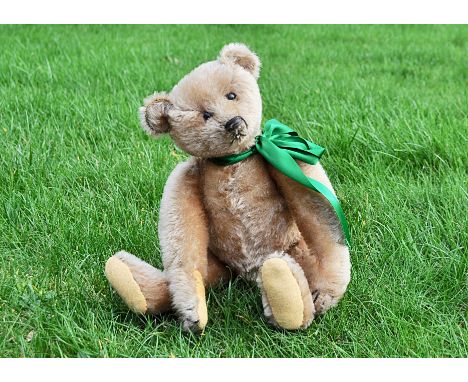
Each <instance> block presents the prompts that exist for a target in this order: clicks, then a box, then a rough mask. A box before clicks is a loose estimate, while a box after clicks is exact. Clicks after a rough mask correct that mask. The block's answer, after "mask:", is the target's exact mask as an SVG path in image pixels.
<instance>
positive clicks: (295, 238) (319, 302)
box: [105, 43, 351, 332]
mask: <svg viewBox="0 0 468 382" xmlns="http://www.w3.org/2000/svg"><path fill="white" fill-rule="evenodd" d="M259 74H260V60H259V58H258V56H257V55H256V54H255V53H254V52H252V51H251V50H250V49H249V48H248V47H247V46H246V45H244V44H240V43H231V44H228V45H226V46H224V47H223V48H222V50H221V52H220V53H219V56H218V58H217V59H216V60H214V61H210V62H206V63H203V64H201V65H200V66H198V67H197V68H195V69H194V70H193V71H192V72H190V73H189V74H187V75H186V76H185V77H183V78H182V79H181V80H180V81H179V83H178V84H177V85H175V86H174V88H173V89H172V90H171V91H170V92H169V93H165V92H158V93H155V94H154V95H152V96H150V97H149V98H147V99H146V100H145V102H144V106H143V107H141V108H140V110H139V113H140V119H141V125H142V127H143V129H144V130H145V131H146V132H147V133H148V134H150V135H151V136H154V137H158V136H161V135H163V134H168V135H169V136H170V138H171V139H172V141H173V142H174V144H175V145H176V146H177V147H179V148H180V149H181V150H183V151H185V152H186V153H187V154H189V155H190V157H189V159H188V160H186V161H185V162H183V163H180V164H178V165H177V166H176V167H175V169H174V170H173V171H172V173H171V174H170V176H169V178H168V180H167V183H166V184H165V187H164V191H163V195H162V199H161V204H160V211H159V224H158V234H159V241H160V248H161V253H162V260H163V266H164V270H159V269H156V268H155V267H153V266H152V265H150V264H148V263H146V262H144V261H142V260H141V259H139V258H137V257H136V256H134V255H132V254H130V253H128V252H125V251H121V252H118V253H116V254H115V255H114V256H112V257H111V258H109V259H108V261H107V263H106V265H105V274H106V277H107V279H108V280H109V282H110V284H111V285H112V287H113V288H114V289H115V291H116V292H117V293H118V294H119V295H120V297H121V298H122V299H123V301H124V302H125V303H126V305H127V306H128V307H129V308H130V309H131V310H133V311H134V312H136V313H139V314H158V313H162V312H166V311H168V310H173V311H175V313H176V315H177V316H178V317H179V319H180V321H181V322H182V325H183V328H184V329H186V330H189V331H193V332H201V331H203V330H204V328H205V326H206V324H207V321H208V313H207V304H206V296H205V290H206V288H209V287H212V286H214V285H216V284H219V283H222V282H227V281H229V279H230V278H231V277H235V276H237V277H242V278H244V279H246V280H251V281H253V282H256V283H257V285H258V289H259V291H260V293H261V299H262V304H263V312H264V315H265V317H266V321H267V322H269V323H271V324H272V325H273V326H276V327H278V328H281V329H286V330H295V329H305V328H307V327H308V326H309V325H310V324H311V322H312V321H313V319H314V317H316V316H317V315H319V314H323V313H325V312H326V311H327V310H328V309H330V308H332V307H333V306H335V305H336V304H337V302H338V301H339V300H340V298H341V297H342V296H343V294H344V293H345V291H346V288H347V286H348V283H349V281H350V272H351V262H350V255H349V245H348V242H347V240H346V237H345V233H344V227H343V221H342V220H340V218H339V216H338V214H337V212H336V209H334V208H333V206H332V205H331V204H330V198H333V197H334V196H335V191H334V190H333V187H332V185H331V183H330V181H329V179H328V177H327V175H326V173H325V171H324V169H323V167H322V166H321V164H320V163H318V162H317V163H314V162H311V163H312V164H311V163H307V161H303V160H298V159H293V160H292V161H293V162H294V166H297V167H298V168H299V169H300V171H301V174H300V175H301V176H306V177H307V178H308V179H309V180H310V181H311V182H315V183H316V184H321V185H322V186H323V188H324V189H327V190H328V192H329V194H331V196H330V197H328V198H327V197H325V196H324V192H323V193H322V192H319V191H320V190H317V189H311V188H310V187H305V186H304V184H302V183H300V182H299V181H296V180H294V179H291V177H290V176H287V175H285V173H284V172H282V171H280V169H278V166H273V165H272V164H271V163H270V162H269V160H267V159H266V158H267V157H268V155H260V154H259V152H256V151H255V150H254V149H253V148H254V147H255V145H256V144H257V146H258V142H259V140H258V137H259V136H261V134H262V128H261V121H262V97H261V94H260V90H259V86H258V83H257V80H258V78H259ZM274 122H275V123H276V124H279V126H280V127H282V128H287V127H285V126H283V125H282V124H280V123H279V122H277V121H274ZM287 131H288V134H289V135H288V137H292V138H294V139H296V138H297V137H296V135H295V134H292V133H289V131H290V130H287ZM276 135H277V136H278V134H276ZM289 151H290V152H292V153H294V152H296V151H297V152H298V151H299V150H295V149H291V150H289ZM244 153H249V155H244ZM275 155H276V154H271V155H270V157H271V158H269V159H271V161H274V160H276V157H275ZM278 155H279V154H278ZM232 156H234V157H239V156H241V157H242V158H240V159H241V160H238V161H235V163H227V164H226V163H222V162H223V161H222V159H223V158H230V157H232ZM244 157H245V158H244ZM217 159H218V160H217ZM288 166H289V165H288ZM288 166H286V167H288Z"/></svg>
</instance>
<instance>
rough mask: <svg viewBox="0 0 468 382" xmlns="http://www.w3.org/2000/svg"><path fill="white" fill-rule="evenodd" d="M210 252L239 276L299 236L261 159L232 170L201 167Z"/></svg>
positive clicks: (204, 164) (208, 165)
mask: <svg viewBox="0 0 468 382" xmlns="http://www.w3.org/2000/svg"><path fill="white" fill-rule="evenodd" d="M200 170H201V174H200V175H201V192H202V195H203V199H204V206H205V208H206V211H207V215H208V224H209V237H210V239H209V249H210V250H211V252H212V253H213V254H214V255H215V256H217V257H218V258H219V259H220V260H222V261H223V262H225V263H226V264H227V265H229V266H230V267H232V268H233V269H234V270H236V271H237V272H239V273H240V274H247V273H248V272H249V271H251V270H254V269H256V268H258V267H259V266H260V265H261V264H262V262H263V260H264V259H265V257H266V256H268V255H270V254H272V253H273V252H275V251H287V250H288V249H289V248H291V247H292V246H294V245H295V244H296V243H297V242H298V241H299V240H300V238H301V234H300V232H299V230H298V228H297V226H296V224H295V222H294V219H293V218H292V216H291V214H290V212H289V210H288V207H287V205H286V202H285V200H284V198H283V197H282V195H281V194H280V193H279V191H278V189H277V186H276V184H275V182H274V180H273V179H272V178H271V175H270V173H269V171H268V168H267V163H266V162H265V160H264V159H263V158H262V157H261V156H260V155H253V156H251V157H250V158H247V159H245V160H243V161H241V162H239V163H237V164H234V165H231V166H226V167H223V166H218V165H215V164H213V163H211V162H209V161H202V162H201V163H200Z"/></svg>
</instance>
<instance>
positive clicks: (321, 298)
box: [312, 290, 339, 314]
mask: <svg viewBox="0 0 468 382" xmlns="http://www.w3.org/2000/svg"><path fill="white" fill-rule="evenodd" d="M312 298H313V301H314V305H315V312H316V313H317V314H324V313H325V312H326V311H327V310H329V309H330V308H333V307H334V306H336V304H338V301H339V298H338V297H335V296H332V295H331V294H329V293H327V292H326V291H320V290H316V291H314V292H313V293H312Z"/></svg>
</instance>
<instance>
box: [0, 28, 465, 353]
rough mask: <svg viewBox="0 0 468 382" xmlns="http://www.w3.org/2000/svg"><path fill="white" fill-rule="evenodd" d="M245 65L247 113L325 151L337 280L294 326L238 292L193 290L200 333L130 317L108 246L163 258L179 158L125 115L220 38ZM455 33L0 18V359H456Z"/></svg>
mask: <svg viewBox="0 0 468 382" xmlns="http://www.w3.org/2000/svg"><path fill="white" fill-rule="evenodd" d="M232 41H240V42H245V43H247V44H248V45H250V46H251V47H252V49H253V50H255V51H256V52H257V53H258V54H259V56H260V58H261V60H262V62H263V70H262V73H261V78H260V88H261V90H262V94H263V98H264V119H265V120H266V119H270V118H277V119H279V120H281V121H282V122H284V123H286V124H288V125H289V126H291V127H293V128H294V129H296V130H298V131H300V132H301V133H302V134H303V135H304V136H306V137H308V138H311V139H312V140H314V141H315V142H317V143H318V144H320V145H322V146H325V147H326V148H327V149H328V152H327V155H325V156H324V158H323V160H322V163H323V165H324V166H325V168H326V169H327V170H328V173H329V175H330V178H331V179H332V182H333V183H334V185H335V188H336V189H337V190H338V195H339V197H340V199H341V200H342V203H343V207H344V209H345V212H346V214H347V217H348V220H349V223H350V226H351V235H352V238H353V244H354V245H353V247H352V251H351V257H352V262H353V273H352V280H351V283H350V286H349V290H348V293H347V294H346V295H345V297H344V298H343V300H342V301H341V302H340V304H339V305H338V307H337V308H335V309H333V310H332V311H330V312H329V313H328V314H326V315H325V316H323V317H320V318H318V319H317V320H316V321H315V322H314V323H313V324H312V325H311V327H310V328H309V329H308V330H306V331H302V332H282V331H277V330H274V329H272V328H271V327H269V326H268V325H267V324H266V322H265V321H264V319H263V317H262V309H261V301H260V296H259V292H258V290H257V288H256V286H255V285H251V284H248V283H246V282H244V281H242V280H235V281H233V282H232V283H231V284H229V285H227V286H224V287H221V288H219V289H216V290H213V291H211V292H210V293H209V296H208V300H209V301H208V311H209V316H210V318H209V324H208V326H207V329H206V331H205V333H204V334H203V335H202V336H194V335H190V334H185V333H184V332H182V330H181V326H180V324H179V323H178V322H177V320H176V319H175V317H174V315H166V316H163V317H157V318H156V320H155V319H153V318H145V317H138V316H136V315H134V314H132V313H129V312H128V310H127V308H126V307H125V306H124V305H123V303H122V302H121V300H120V299H119V298H118V296H117V295H116V294H115V293H114V291H113V290H112V289H111V288H110V286H109V285H108V283H107V280H106V279H105V277H104V273H103V267H104V263H105V261H106V259H107V258H108V257H109V256H111V255H112V254H113V253H114V252H116V251H118V250H120V249H126V250H127V251H129V252H131V253H134V254H136V255H138V256H140V257H142V258H143V259H145V260H147V261H149V262H151V263H152V264H154V265H157V266H160V265H161V256H160V252H159V245H158V238H157V220H158V208H159V200H160V198H161V194H162V189H163V186H164V183H165V180H166V179H167V177H168V175H169V173H170V171H171V170H172V169H173V168H174V166H175V165H176V163H178V162H179V161H181V160H183V158H184V155H183V154H181V153H180V152H179V151H176V150H175V149H174V147H173V146H172V144H171V142H170V141H169V139H167V138H163V139H162V140H159V141H155V140H151V139H150V138H149V137H147V136H146V135H145V134H144V132H143V131H142V130H141V128H140V127H139V122H138V117H137V113H136V110H137V108H138V107H139V105H140V104H141V103H142V100H143V99H144V98H145V97H146V96H147V95H149V94H151V93H152V92H153V91H156V90H169V89H170V88H171V87H172V86H173V85H174V84H175V83H176V82H177V81H178V80H179V79H180V78H181V77H182V76H183V75H184V74H186V73H187V72H188V71H189V70H191V69H192V68H193V67H195V66H197V65H198V64H200V63H202V62H204V61H207V60H211V59H214V58H215V57H216V55H217V53H218V51H219V50H220V48H221V47H222V46H223V45H224V44H225V43H228V42H232ZM467 41H468V27H466V26H165V27H159V26H103V27H100V26H73V27H67V26H1V27H0V356H4V357H20V356H21V357H88V356H90V357H170V356H171V357H172V356H175V357H193V356H196V357H336V356H338V357H351V356H352V357H429V356H431V357H467V356H468V344H467V343H468V328H467V326H468V313H467V308H468V256H467V244H468V243H467V236H468V235H467V228H468V219H467V208H466V207H467V195H466V181H467V179H468V178H467V167H468V144H467V136H468V119H467V104H468V103H467V99H468V97H467V88H468V81H467V53H468V49H467Z"/></svg>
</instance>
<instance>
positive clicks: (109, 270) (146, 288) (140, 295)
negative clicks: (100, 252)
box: [105, 251, 171, 314]
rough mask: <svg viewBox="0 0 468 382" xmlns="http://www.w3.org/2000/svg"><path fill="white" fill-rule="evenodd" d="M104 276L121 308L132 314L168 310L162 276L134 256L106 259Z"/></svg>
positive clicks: (167, 292)
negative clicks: (126, 307) (125, 305)
mask: <svg viewBox="0 0 468 382" xmlns="http://www.w3.org/2000/svg"><path fill="white" fill-rule="evenodd" d="M105 274H106V277H107V279H108V280H109V282H110V284H111V285H112V287H113V288H114V289H115V290H116V292H117V293H118V294H119V296H120V297H121V298H122V300H124V302H125V304H127V306H128V307H129V308H130V309H131V310H132V311H134V312H135V313H140V314H145V313H150V314H157V313H162V312H165V311H167V310H169V308H170V305H171V304H170V296H169V289H168V287H167V279H166V276H165V274H164V273H163V272H162V271H160V270H159V269H156V268H155V267H153V266H151V265H150V264H148V263H146V262H144V261H143V260H140V259H139V258H137V257H136V256H134V255H132V254H130V253H128V252H125V251H120V252H118V253H116V254H115V255H114V256H112V257H111V258H109V260H107V263H106V267H105Z"/></svg>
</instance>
